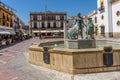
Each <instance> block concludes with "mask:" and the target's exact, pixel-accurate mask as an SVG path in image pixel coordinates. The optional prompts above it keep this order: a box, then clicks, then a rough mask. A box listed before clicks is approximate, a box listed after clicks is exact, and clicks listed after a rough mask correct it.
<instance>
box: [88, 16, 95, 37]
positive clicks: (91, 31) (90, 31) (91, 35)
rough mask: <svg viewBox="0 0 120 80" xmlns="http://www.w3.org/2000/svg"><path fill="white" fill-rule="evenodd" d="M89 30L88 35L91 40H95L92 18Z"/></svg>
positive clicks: (89, 20)
mask: <svg viewBox="0 0 120 80" xmlns="http://www.w3.org/2000/svg"><path fill="white" fill-rule="evenodd" d="M87 29H88V35H90V38H91V39H94V24H93V22H92V19H91V18H89V19H88V23H87Z"/></svg>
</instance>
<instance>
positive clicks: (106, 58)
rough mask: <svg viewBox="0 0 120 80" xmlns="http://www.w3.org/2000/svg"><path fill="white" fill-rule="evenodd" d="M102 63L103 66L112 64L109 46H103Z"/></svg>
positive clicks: (111, 51) (111, 53) (111, 52)
mask: <svg viewBox="0 0 120 80" xmlns="http://www.w3.org/2000/svg"><path fill="white" fill-rule="evenodd" d="M103 64H104V65H105V66H112V65H113V49H112V47H111V46H107V47H104V54H103Z"/></svg>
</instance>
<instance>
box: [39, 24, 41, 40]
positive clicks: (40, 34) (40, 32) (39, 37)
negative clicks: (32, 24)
mask: <svg viewBox="0 0 120 80" xmlns="http://www.w3.org/2000/svg"><path fill="white" fill-rule="evenodd" d="M39 39H41V32H40V26H39Z"/></svg>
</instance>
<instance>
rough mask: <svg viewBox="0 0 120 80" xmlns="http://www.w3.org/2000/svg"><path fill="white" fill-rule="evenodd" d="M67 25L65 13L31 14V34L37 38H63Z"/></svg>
mask: <svg viewBox="0 0 120 80" xmlns="http://www.w3.org/2000/svg"><path fill="white" fill-rule="evenodd" d="M65 24H66V13H65V12H51V11H46V12H31V13H30V23H29V27H30V33H32V34H34V35H35V36H46V37H47V36H53V35H54V34H56V33H57V34H59V35H60V36H63V32H64V30H63V28H64V27H65Z"/></svg>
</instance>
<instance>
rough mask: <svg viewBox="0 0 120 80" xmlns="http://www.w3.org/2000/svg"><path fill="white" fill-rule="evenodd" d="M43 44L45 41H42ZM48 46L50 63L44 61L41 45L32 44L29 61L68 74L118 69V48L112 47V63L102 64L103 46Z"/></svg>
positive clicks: (119, 53)
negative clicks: (75, 47)
mask: <svg viewBox="0 0 120 80" xmlns="http://www.w3.org/2000/svg"><path fill="white" fill-rule="evenodd" d="M42 44H45V43H42ZM45 47H48V48H49V50H48V53H49V54H50V58H49V59H50V60H49V62H50V63H45V61H44V53H45V51H44V49H43V46H41V47H40V46H38V45H37V44H32V45H31V46H30V47H29V62H30V63H31V64H35V65H38V66H43V67H46V68H49V69H53V70H57V71H61V72H66V73H70V74H83V73H96V72H106V71H116V70H120V49H119V48H117V49H112V51H111V52H110V53H111V54H112V55H113V56H112V61H113V64H112V65H109V66H108V65H105V64H104V57H103V55H104V54H105V52H104V50H103V47H98V48H91V49H67V48H53V47H51V46H45ZM109 61H111V60H109Z"/></svg>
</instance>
